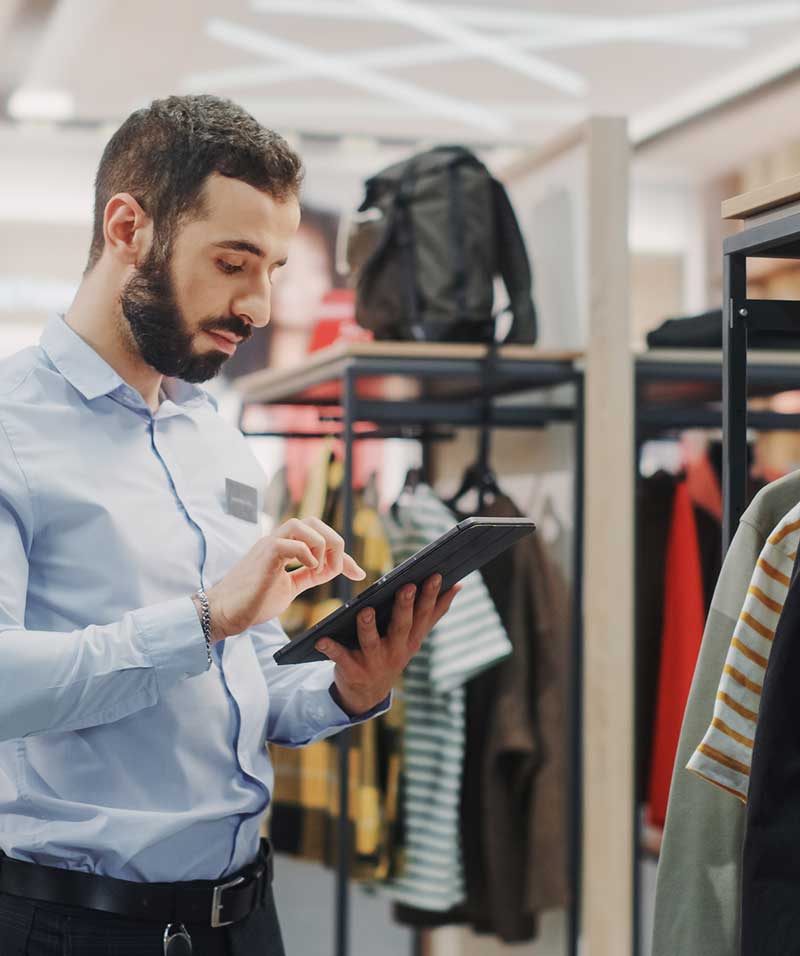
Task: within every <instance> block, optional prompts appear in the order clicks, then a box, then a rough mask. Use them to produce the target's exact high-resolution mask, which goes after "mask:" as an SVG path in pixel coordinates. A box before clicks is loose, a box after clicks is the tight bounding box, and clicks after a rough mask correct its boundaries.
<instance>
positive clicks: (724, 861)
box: [652, 471, 800, 956]
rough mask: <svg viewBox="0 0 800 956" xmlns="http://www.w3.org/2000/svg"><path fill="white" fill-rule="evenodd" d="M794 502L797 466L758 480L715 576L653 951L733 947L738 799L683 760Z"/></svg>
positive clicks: (659, 887) (678, 774)
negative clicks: (771, 540)
mask: <svg viewBox="0 0 800 956" xmlns="http://www.w3.org/2000/svg"><path fill="white" fill-rule="evenodd" d="M798 501H800V471H798V472H793V473H792V474H790V475H787V476H785V477H784V478H782V479H780V480H779V481H776V482H773V483H772V484H770V485H767V486H766V487H765V488H763V489H762V490H761V491H760V492H759V493H758V494H757V495H756V496H755V498H754V499H753V501H752V502H751V504H750V506H749V507H748V508H747V510H746V511H745V513H744V515H743V516H742V518H741V521H740V522H739V527H738V529H737V531H736V535H735V537H734V539H733V541H732V542H731V546H730V548H729V550H728V553H727V554H726V556H725V561H724V563H723V566H722V571H721V573H720V576H719V581H718V583H717V586H716V589H715V591H714V597H713V599H712V604H711V611H710V612H709V615H708V618H707V621H706V625H705V630H704V633H703V642H702V645H701V648H700V655H699V657H698V661H697V666H696V668H695V672H694V678H693V680H692V687H691V691H690V693H689V700H688V702H687V705H686V711H685V714H684V718H683V725H682V727H681V736H680V742H679V747H678V754H677V757H676V761H675V767H674V770H673V777H672V786H671V788H670V797H669V805H668V809H667V820H666V825H665V828H664V838H663V841H662V846H661V855H660V858H659V864H658V875H657V882H656V903H655V917H654V929H653V947H652V956H675V954H676V953H681V954H683V953H686V954H689V953H691V954H695V953H697V954H700V953H702V954H703V956H735V954H737V953H738V952H739V922H740V921H739V910H740V880H741V855H742V840H743V832H744V830H743V827H744V807H743V806H742V804H741V803H740V801H738V800H736V799H734V798H733V797H732V796H731V795H730V794H728V793H726V792H724V791H722V790H720V789H719V788H717V787H710V786H708V784H707V783H705V782H704V781H703V780H701V779H700V778H699V777H697V776H696V775H695V774H692V773H689V772H688V771H687V770H686V769H685V767H686V764H687V762H688V761H689V759H690V757H691V756H692V753H693V752H694V750H695V748H696V747H697V743H698V741H700V740H702V738H703V735H704V733H705V731H706V729H707V727H708V725H709V722H710V720H711V718H712V716H713V709H714V700H715V695H716V692H717V687H718V684H719V679H720V674H721V673H722V671H723V666H724V664H725V657H726V654H727V652H728V648H729V645H730V641H731V635H732V634H733V631H734V628H735V626H736V621H737V619H738V617H739V613H740V611H741V609H742V606H743V604H744V601H745V598H746V596H747V589H748V587H749V584H750V579H751V577H752V575H753V570H754V568H755V566H756V562H757V560H758V557H759V554H760V552H761V550H762V548H763V547H764V544H765V543H766V541H767V538H768V537H769V536H770V534H771V533H772V531H773V530H774V528H775V527H776V525H777V524H778V523H779V521H780V520H781V518H782V517H783V516H784V515H785V514H786V513H787V512H788V511H789V510H790V509H791V508H792V507H794V505H795V504H797V502H798Z"/></svg>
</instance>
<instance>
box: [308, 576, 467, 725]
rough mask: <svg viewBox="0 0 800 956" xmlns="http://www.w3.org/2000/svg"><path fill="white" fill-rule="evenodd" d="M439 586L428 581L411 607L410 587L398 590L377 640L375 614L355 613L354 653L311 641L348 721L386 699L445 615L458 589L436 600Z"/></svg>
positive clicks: (437, 581) (325, 640)
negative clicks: (327, 664)
mask: <svg viewBox="0 0 800 956" xmlns="http://www.w3.org/2000/svg"><path fill="white" fill-rule="evenodd" d="M441 586H442V578H441V575H439V574H435V575H434V576H433V577H431V578H428V580H427V581H426V582H425V584H424V585H423V586H422V588H421V593H420V597H419V599H418V600H417V602H416V603H415V602H414V598H415V596H416V588H415V587H414V585H413V584H409V585H406V586H405V587H403V588H401V589H400V591H399V592H398V593H397V595H396V597H395V600H394V608H393V610H392V620H391V622H390V624H389V629H388V630H387V632H386V634H385V636H383V637H382V636H381V635H380V634H378V631H377V628H376V627H375V611H374V610H373V609H372V608H365V609H364V610H363V611H361V612H360V613H359V615H358V617H357V628H358V644H359V649H358V650H352V651H351V650H348V649H347V648H346V647H344V646H343V645H342V644H339V643H338V642H337V641H333V640H331V639H330V638H321V639H320V640H319V641H317V643H316V644H315V647H316V648H317V650H318V651H321V652H322V653H323V654H324V655H325V656H326V657H328V658H330V660H332V661H335V662H336V669H335V670H334V684H335V685H336V695H337V697H338V702H339V704H340V706H341V707H342V708H343V709H344V710H345V712H346V713H347V714H348V716H350V717H356V716H358V715H359V714H365V713H367V711H370V710H372V708H373V707H376V706H377V705H378V704H379V703H380V702H381V701H382V700H384V699H385V698H386V697H387V696H388V694H389V691H390V690H391V689H392V687H393V686H394V684H395V682H396V680H397V679H398V677H400V675H401V674H402V673H403V671H404V670H405V669H406V665H407V664H408V662H409V661H410V660H411V658H412V657H413V656H414V655H415V654H416V653H417V651H418V650H419V649H420V647H421V645H422V642H423V640H424V639H425V637H426V635H427V634H428V633H429V632H430V631H431V630H432V629H433V627H434V626H435V625H436V624H437V623H438V622H439V621H440V620H441V618H442V617H443V616H444V615H445V614H446V613H447V611H448V610H449V609H450V605H451V604H452V603H453V598H454V597H455V596H456V594H458V592H459V586H458V585H455V586H454V587H452V588H450V590H449V591H447V592H446V593H445V594H442V595H440V594H439V590H440V588H441Z"/></svg>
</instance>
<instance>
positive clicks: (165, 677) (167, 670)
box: [131, 597, 208, 693]
mask: <svg viewBox="0 0 800 956" xmlns="http://www.w3.org/2000/svg"><path fill="white" fill-rule="evenodd" d="M131 615H132V617H133V622H134V625H135V627H136V630H137V632H138V634H139V635H140V637H141V638H142V643H143V644H144V649H145V652H146V654H147V656H148V658H149V659H150V661H151V662H152V665H153V667H154V668H155V671H156V680H157V681H158V689H159V691H160V692H162V693H163V692H164V691H165V690H166V689H167V688H168V687H171V686H172V685H173V684H177V683H178V681H181V680H185V679H186V678H187V677H196V676H197V675H198V674H202V673H203V672H204V671H207V670H208V654H207V653H206V642H205V638H204V637H203V626H202V624H201V623H200V618H199V617H198V615H197V608H196V607H195V606H194V601H192V599H191V598H190V597H181V598H173V599H172V600H170V601H164V602H162V603H161V604H154V605H152V606H151V607H144V608H139V610H136V611H132V612H131Z"/></svg>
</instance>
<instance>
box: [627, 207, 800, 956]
mask: <svg viewBox="0 0 800 956" xmlns="http://www.w3.org/2000/svg"><path fill="white" fill-rule="evenodd" d="M798 228H800V225H799V226H798ZM797 305H798V307H800V303H797ZM760 327H761V326H760ZM797 327H798V328H800V313H798V326H797ZM725 368H726V366H725V359H724V355H723V353H722V352H720V351H718V350H699V349H684V350H677V349H653V350H651V351H649V352H647V353H643V354H641V355H638V356H637V357H636V360H635V376H636V377H635V389H636V404H635V408H636V429H635V452H636V453H635V456H634V461H635V480H636V482H637V483H638V481H640V480H641V475H640V471H639V462H640V457H641V449H642V446H643V444H644V442H645V441H647V440H648V439H652V438H658V437H661V436H663V435H665V434H668V433H673V432H675V433H677V432H680V431H684V430H686V429H690V428H717V429H718V428H722V429H723V443H724V435H725V434H726V430H728V429H729V428H730V425H729V424H726V419H725V407H724V403H723V402H722V399H723V392H724V385H725V379H724V374H725ZM748 384H749V393H750V395H751V396H755V395H760V396H764V395H774V394H777V393H778V392H781V391H786V390H790V389H800V353H772V352H766V351H764V352H760V353H758V352H757V353H754V360H753V364H752V366H751V374H750V380H749V383H748ZM738 385H739V383H738V382H737V386H738ZM687 386H688V387H690V388H691V392H692V396H691V397H690V398H687V397H686V389H687ZM742 392H743V395H744V406H745V408H746V398H747V392H748V388H747V384H746V385H745V387H744V388H743V389H742ZM730 394H731V393H730V389H728V391H727V395H730ZM730 414H731V413H730V411H729V412H728V416H729V417H728V419H727V422H730ZM739 422H740V423H741V440H742V444H741V455H742V458H741V465H742V467H741V473H742V478H743V480H742V485H741V488H742V495H744V491H745V488H746V478H747V467H746V455H747V447H746V430H747V428H748V427H750V428H754V429H757V430H759V431H778V430H783V429H800V415H797V414H790V413H783V412H773V411H751V412H749V413H748V414H747V418H746V419H745V416H744V415H741V416H740V417H739V419H738V420H737V424H738V423H739ZM737 450H738V446H737ZM723 454H724V453H723ZM723 467H724V464H723ZM737 468H738V462H737ZM637 489H638V485H637ZM723 499H724V509H723V510H724V513H730V512H728V505H729V498H728V497H726V496H725V492H724V490H723ZM635 502H638V493H637V495H636V499H635ZM746 504H747V502H746V501H745V500H744V497H743V498H742V501H741V507H740V510H739V512H738V514H741V512H742V511H743V510H744V508H745V507H746ZM636 514H637V508H636V503H635V504H634V522H635V523H634V533H635V534H638V528H637V527H636V524H637V523H636V521H635V517H636ZM736 523H738V516H737V518H736ZM733 528H734V529H735V524H734V525H733ZM726 533H727V532H726ZM729 541H730V537H729V536H728V537H724V540H723V554H724V552H725V550H727V546H728V544H729ZM635 553H638V547H637V549H636V551H635ZM637 571H638V568H637ZM639 593H640V587H639V583H638V580H637V583H636V587H635V588H634V595H635V599H636V600H638V595H639ZM638 654H639V645H638V642H636V644H635V645H634V673H635V674H638V673H639V660H638ZM636 733H637V726H636V721H635V719H634V727H633V741H632V745H633V746H634V748H635V747H636ZM634 752H636V751H635V750H634ZM636 776H637V775H635V776H634V787H637V780H636ZM640 797H641V794H639V793H638V789H637V790H636V791H635V795H634V812H633V828H634V831H633V832H634V837H635V838H634V860H633V867H634V876H633V888H634V908H633V913H634V920H633V924H634V925H633V931H634V938H633V946H632V952H633V954H634V956H638V954H639V952H640V951H641V946H640V927H641V910H640V903H641V880H640V877H639V846H640V836H641V824H640V819H639V813H638V804H639V799H640Z"/></svg>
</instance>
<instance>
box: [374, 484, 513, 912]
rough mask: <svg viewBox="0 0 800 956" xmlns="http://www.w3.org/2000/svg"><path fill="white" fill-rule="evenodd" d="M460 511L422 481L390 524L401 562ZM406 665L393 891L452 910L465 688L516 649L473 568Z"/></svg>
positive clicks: (459, 880)
mask: <svg viewBox="0 0 800 956" xmlns="http://www.w3.org/2000/svg"><path fill="white" fill-rule="evenodd" d="M453 524H454V521H453V515H452V513H451V512H450V511H449V510H448V509H447V507H446V506H445V505H444V504H443V503H442V502H441V501H440V500H439V498H438V497H437V496H436V494H435V493H434V491H433V490H432V489H431V488H430V487H429V486H428V485H425V484H419V485H418V486H417V487H416V489H415V490H414V491H413V493H406V494H404V495H403V496H402V497H401V499H400V501H399V502H398V506H397V507H396V508H394V509H393V514H392V516H391V518H389V519H387V522H386V527H387V532H388V535H389V539H390V541H391V544H392V553H393V557H394V562H395V564H398V563H400V562H401V561H403V560H405V559H406V558H408V557H410V556H411V555H412V554H414V553H415V552H416V551H418V550H419V549H420V548H422V547H425V546H426V545H428V544H430V543H431V542H432V541H435V540H436V539H437V538H438V537H439V536H440V535H442V534H444V533H445V532H446V531H448V530H449V529H450V528H452V526H453ZM461 585H462V591H461V593H460V594H459V595H458V597H457V598H456V600H455V602H454V604H453V607H452V608H451V610H450V611H449V612H448V614H447V615H446V616H445V617H444V618H442V620H441V621H440V622H439V623H438V624H437V625H436V627H434V628H433V630H432V631H431V632H430V634H429V635H428V636H427V637H426V639H425V641H424V642H423V645H422V648H421V649H420V651H419V652H418V653H417V654H416V655H415V657H414V658H412V660H411V661H410V662H409V665H408V667H407V668H406V672H405V676H404V681H403V688H404V694H405V708H406V724H405V731H404V742H403V756H404V776H403V784H402V802H403V809H402V815H403V822H404V843H405V853H404V864H405V865H404V869H403V872H402V874H400V875H399V876H398V877H397V878H396V879H394V880H392V881H390V882H389V883H388V884H386V886H385V888H384V889H385V893H386V895H387V896H388V897H389V898H390V899H392V900H394V901H395V902H397V903H401V904H404V905H407V906H412V907H415V908H417V909H421V910H426V911H434V912H446V911H447V910H449V909H451V908H452V907H453V906H455V905H456V904H459V903H461V902H462V901H463V900H464V898H465V881H464V870H463V861H462V852H461V840H460V832H459V823H460V803H461V792H462V780H463V769H464V751H465V737H466V732H465V731H466V706H465V696H466V691H465V686H466V685H467V683H468V681H470V680H471V679H473V678H474V677H476V676H477V675H478V674H480V673H482V672H483V671H485V670H486V669H488V668H490V667H493V666H494V665H496V664H497V663H498V662H500V661H501V660H503V659H504V658H506V657H507V656H508V655H509V654H510V653H511V651H512V646H511V643H510V641H509V639H508V636H507V635H506V632H505V630H504V628H503V625H502V622H501V621H500V618H499V616H498V614H497V611H496V610H495V607H494V604H493V602H492V599H491V597H490V596H489V594H488V592H487V590H486V586H485V585H484V583H483V579H482V577H481V576H480V574H479V573H477V572H473V573H472V574H470V575H468V576H467V577H466V578H464V579H463V580H462V582H461Z"/></svg>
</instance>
